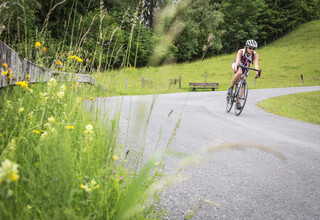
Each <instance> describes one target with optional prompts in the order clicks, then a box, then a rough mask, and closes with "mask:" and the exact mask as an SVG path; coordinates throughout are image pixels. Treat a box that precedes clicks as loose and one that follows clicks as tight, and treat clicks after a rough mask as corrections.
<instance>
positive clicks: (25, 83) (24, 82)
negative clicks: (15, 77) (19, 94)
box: [16, 81, 28, 88]
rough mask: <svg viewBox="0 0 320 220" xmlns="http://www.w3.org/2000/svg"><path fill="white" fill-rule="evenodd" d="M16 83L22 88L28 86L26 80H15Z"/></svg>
mask: <svg viewBox="0 0 320 220" xmlns="http://www.w3.org/2000/svg"><path fill="white" fill-rule="evenodd" d="M16 85H18V86H20V87H22V88H26V87H28V82H27V81H19V82H16Z"/></svg>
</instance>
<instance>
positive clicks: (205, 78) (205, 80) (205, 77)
mask: <svg viewBox="0 0 320 220" xmlns="http://www.w3.org/2000/svg"><path fill="white" fill-rule="evenodd" d="M204 83H207V72H206V75H205V76H204ZM204 87H205V88H206V87H207V85H206V84H205V85H204Z"/></svg>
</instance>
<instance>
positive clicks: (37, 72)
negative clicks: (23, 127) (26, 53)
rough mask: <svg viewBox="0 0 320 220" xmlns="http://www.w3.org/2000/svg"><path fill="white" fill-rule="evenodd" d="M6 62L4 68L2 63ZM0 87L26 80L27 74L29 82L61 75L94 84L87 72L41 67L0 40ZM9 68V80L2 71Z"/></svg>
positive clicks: (68, 78)
mask: <svg viewBox="0 0 320 220" xmlns="http://www.w3.org/2000/svg"><path fill="white" fill-rule="evenodd" d="M4 63H6V64H7V68H4V66H3V64H4ZM0 68H1V75H0V88H3V87H6V86H8V85H15V83H16V82H18V81H27V75H29V76H30V81H29V80H28V81H29V82H30V83H36V82H47V81H48V80H49V79H50V78H51V77H53V76H54V75H63V76H64V77H65V78H67V80H68V81H74V82H79V83H90V84H93V85H95V80H94V79H93V78H92V77H91V76H90V75H87V74H73V73H65V72H60V71H59V72H58V71H54V70H49V69H46V68H44V67H41V66H39V65H37V64H35V63H33V62H31V61H29V60H27V59H25V58H20V57H19V55H18V54H17V53H16V52H15V51H14V50H13V49H12V48H10V47H9V46H8V45H6V44H5V43H4V42H2V41H0ZM9 68H11V73H12V76H11V79H10V80H9V75H10V74H9V73H8V74H7V75H3V74H2V73H3V72H5V71H7V70H8V69H9Z"/></svg>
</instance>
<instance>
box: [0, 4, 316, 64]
mask: <svg viewBox="0 0 320 220" xmlns="http://www.w3.org/2000/svg"><path fill="white" fill-rule="evenodd" d="M0 5H1V8H0V39H1V40H2V41H4V42H5V43H7V44H8V45H9V46H11V47H12V48H14V49H15V50H16V51H17V52H19V53H20V54H21V56H24V57H26V58H29V59H34V58H35V56H36V54H35V52H34V50H35V49H34V45H35V43H36V42H38V41H39V42H40V43H41V44H42V46H45V47H46V57H47V62H54V57H55V56H61V55H62V54H64V53H67V52H70V51H75V52H74V53H76V52H77V53H78V54H79V55H80V56H81V57H83V58H84V59H86V61H89V60H90V61H91V62H92V64H91V67H94V68H104V69H105V70H106V69H111V68H121V67H124V66H135V67H141V66H146V65H153V64H152V63H150V62H149V58H150V56H151V55H152V54H153V53H154V51H156V50H159V48H157V45H159V42H161V41H163V40H164V36H168V38H169V37H170V32H173V33H174V34H173V38H174V39H173V40H172V42H171V43H170V46H169V47H168V48H167V50H165V52H164V55H163V56H162V57H161V61H160V62H158V63H156V64H154V65H159V64H161V63H164V62H185V61H194V60H198V59H203V58H204V57H211V56H214V55H220V54H226V53H231V52H234V51H236V50H237V49H239V48H241V47H243V45H244V43H245V41H246V40H247V39H255V40H256V41H257V42H258V44H259V46H263V45H266V44H268V43H270V42H272V41H275V40H277V39H278V38H279V37H281V36H282V35H284V34H286V33H287V32H289V31H291V30H293V29H294V28H296V27H297V25H299V24H301V23H305V22H308V21H311V20H315V19H319V15H320V6H319V5H320V0H299V1H297V0H250V1H248V0H189V1H178V0H144V1H143V0H127V1H125V0H123V1H117V0H7V1H5V0H1V1H0ZM177 29H179V30H180V31H176V32H175V30H177Z"/></svg>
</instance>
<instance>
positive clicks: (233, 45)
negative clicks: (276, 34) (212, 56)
mask: <svg viewBox="0 0 320 220" xmlns="http://www.w3.org/2000/svg"><path fill="white" fill-rule="evenodd" d="M265 8H266V6H265V3H264V1H263V0H252V1H246V0H223V1H222V4H221V8H220V11H221V12H222V13H223V14H224V23H223V24H222V25H221V26H220V28H221V29H224V30H225V33H224V35H223V37H222V39H223V51H224V52H227V53H228V52H232V51H235V50H238V49H239V48H240V47H242V46H243V45H244V43H245V41H246V40H247V39H256V40H258V36H259V32H260V31H261V30H262V28H263V25H261V24H259V22H258V21H259V18H260V15H261V12H262V11H263V10H265Z"/></svg>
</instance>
